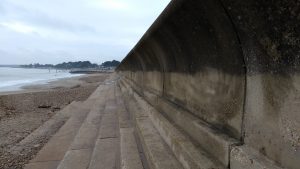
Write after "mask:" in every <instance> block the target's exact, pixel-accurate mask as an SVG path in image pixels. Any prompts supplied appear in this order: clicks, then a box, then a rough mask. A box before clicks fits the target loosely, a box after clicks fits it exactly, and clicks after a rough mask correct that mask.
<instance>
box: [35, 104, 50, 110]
mask: <svg viewBox="0 0 300 169" xmlns="http://www.w3.org/2000/svg"><path fill="white" fill-rule="evenodd" d="M50 107H51V106H49V105H39V106H38V108H41V109H49V108H50Z"/></svg>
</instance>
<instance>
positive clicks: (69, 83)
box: [0, 74, 99, 96]
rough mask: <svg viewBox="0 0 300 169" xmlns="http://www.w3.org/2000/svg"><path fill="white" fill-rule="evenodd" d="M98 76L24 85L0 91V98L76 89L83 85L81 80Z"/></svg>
mask: <svg viewBox="0 0 300 169" xmlns="http://www.w3.org/2000/svg"><path fill="white" fill-rule="evenodd" d="M98 75H99V74H82V75H79V76H73V77H64V78H58V79H53V80H50V81H47V82H44V83H37V84H36V83H32V84H25V85H22V86H20V87H19V89H18V90H12V91H0V96H3V95H12V94H22V93H31V92H42V91H48V90H55V89H59V88H72V87H76V85H78V84H79V83H80V84H81V85H85V84H86V83H85V82H84V81H81V80H80V79H81V78H88V77H93V76H98Z"/></svg>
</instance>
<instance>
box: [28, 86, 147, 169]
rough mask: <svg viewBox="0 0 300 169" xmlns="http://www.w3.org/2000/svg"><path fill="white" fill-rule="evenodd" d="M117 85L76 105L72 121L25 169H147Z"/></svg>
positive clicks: (100, 89) (66, 124) (98, 91)
mask: <svg viewBox="0 0 300 169" xmlns="http://www.w3.org/2000/svg"><path fill="white" fill-rule="evenodd" d="M119 92H120V90H118V88H117V86H116V83H115V81H111V82H107V83H106V84H104V85H100V86H99V87H98V88H97V90H96V91H95V92H94V93H93V94H92V95H91V96H90V97H89V98H88V99H87V100H86V101H85V102H81V103H79V102H78V103H76V104H75V106H73V108H72V109H70V111H72V115H71V117H70V118H69V120H67V121H66V123H65V124H64V125H63V126H62V127H61V128H60V129H59V130H58V132H57V133H56V134H55V135H54V136H52V138H51V139H50V140H49V142H48V143H47V144H46V145H45V146H44V147H43V148H42V149H41V150H40V152H39V153H38V154H37V155H36V157H35V158H34V159H32V160H31V161H30V162H29V163H28V164H27V165H26V166H25V169H57V168H58V169H115V168H123V169H143V168H144V166H143V165H144V164H143V163H142V156H141V151H140V150H139V149H138V145H137V142H136V138H135V134H134V126H133V123H132V122H131V120H130V117H129V113H128V112H127V110H126V108H125V105H124V103H123V100H122V99H120V96H121V94H120V93H119Z"/></svg>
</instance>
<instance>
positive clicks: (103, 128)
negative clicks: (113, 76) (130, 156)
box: [88, 84, 120, 169]
mask: <svg viewBox="0 0 300 169" xmlns="http://www.w3.org/2000/svg"><path fill="white" fill-rule="evenodd" d="M108 86H109V90H108V94H107V96H106V97H105V99H106V104H105V109H104V112H103V116H102V119H101V124H100V129H99V133H98V137H97V140H96V144H95V146H94V149H93V153H92V156H91V160H90V163H89V167H88V168H89V169H115V168H119V166H120V164H119V163H120V162H119V160H120V137H119V125H118V117H117V110H118V107H117V104H116V99H115V84H108Z"/></svg>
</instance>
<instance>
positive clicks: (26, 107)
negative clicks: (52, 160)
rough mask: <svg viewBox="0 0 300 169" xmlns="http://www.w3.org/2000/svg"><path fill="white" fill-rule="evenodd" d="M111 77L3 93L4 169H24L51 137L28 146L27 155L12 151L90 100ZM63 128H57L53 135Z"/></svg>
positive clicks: (0, 151)
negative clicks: (69, 108) (60, 114)
mask: <svg viewBox="0 0 300 169" xmlns="http://www.w3.org/2000/svg"><path fill="white" fill-rule="evenodd" d="M108 76H109V74H93V75H84V76H80V77H75V78H68V79H61V80H58V81H54V82H51V83H49V84H45V85H32V86H25V87H24V90H21V91H17V92H6V93H0V168H1V169H11V168H22V166H23V165H24V164H25V163H27V162H28V161H29V160H30V159H31V158H32V157H33V156H34V155H35V154H36V153H37V152H38V150H40V149H41V148H42V146H43V145H44V144H45V143H46V142H47V140H48V139H49V138H50V136H44V137H43V138H42V139H40V140H37V141H35V145H26V146H27V150H26V151H25V152H20V153H17V154H15V153H11V149H12V148H13V147H14V146H16V145H17V144H18V143H19V142H21V141H22V140H23V139H24V138H26V137H27V136H28V135H29V134H30V133H32V132H33V131H34V130H35V129H37V128H38V127H39V126H41V125H42V124H43V123H44V122H46V121H47V120H49V119H50V118H51V117H52V116H53V115H55V114H56V112H57V111H59V110H61V109H63V108H64V107H65V106H67V105H68V104H70V103H71V102H72V101H84V100H86V99H87V98H88V96H89V95H90V94H91V93H92V92H93V91H94V90H95V89H96V88H97V87H98V85H99V84H101V83H102V82H103V81H104V80H105V79H106V78H107V77H108ZM59 125H60V126H61V125H63V123H61V124H59ZM60 126H55V127H54V128H53V132H56V130H57V129H59V127H60ZM54 130H55V131H54ZM28 147H29V148H28Z"/></svg>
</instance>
